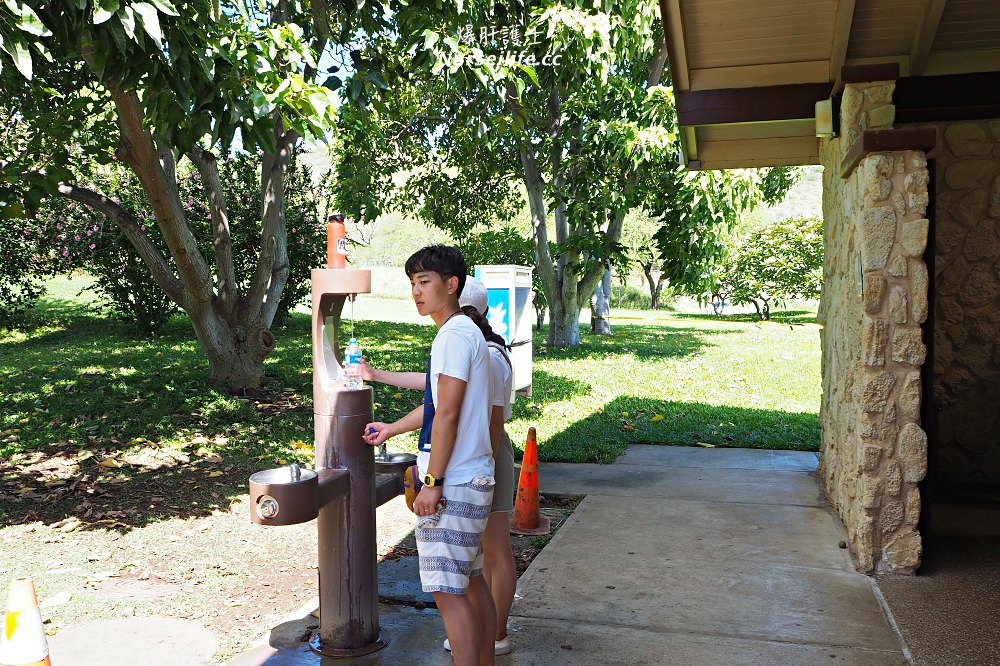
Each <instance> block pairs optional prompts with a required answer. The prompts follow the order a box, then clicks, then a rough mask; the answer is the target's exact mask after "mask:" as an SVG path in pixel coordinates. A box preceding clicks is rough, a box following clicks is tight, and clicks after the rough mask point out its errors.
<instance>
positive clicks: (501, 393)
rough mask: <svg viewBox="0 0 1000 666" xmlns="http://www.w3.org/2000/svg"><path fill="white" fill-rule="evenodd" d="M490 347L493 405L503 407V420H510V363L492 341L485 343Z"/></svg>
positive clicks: (511, 399)
mask: <svg viewBox="0 0 1000 666" xmlns="http://www.w3.org/2000/svg"><path fill="white" fill-rule="evenodd" d="M486 346H487V347H489V349H490V370H491V372H490V376H491V377H493V388H492V391H491V393H492V395H493V402H492V404H493V406H494V407H503V420H504V422H507V421H509V420H510V415H511V413H512V412H513V410H514V406H513V405H514V389H513V385H514V373H512V372H511V368H510V363H508V362H507V361H506V360H504V353H503V352H502V351H500V348H499V347H498V346H497V345H496V344H495V343H492V342H488V343H486Z"/></svg>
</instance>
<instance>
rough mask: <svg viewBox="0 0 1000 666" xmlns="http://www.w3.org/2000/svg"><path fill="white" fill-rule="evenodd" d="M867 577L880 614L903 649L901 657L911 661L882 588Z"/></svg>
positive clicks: (908, 650)
mask: <svg viewBox="0 0 1000 666" xmlns="http://www.w3.org/2000/svg"><path fill="white" fill-rule="evenodd" d="M865 578H867V579H868V584H869V585H871V588H872V593H873V594H874V595H875V598H876V599H877V600H878V605H879V606H880V607H881V608H882V615H883V616H885V621H886V622H887V623H888V624H889V629H891V630H892V633H893V634H894V635H895V636H896V640H898V641H899V646H900V648H901V649H902V651H903V657H904V658H905V659H906V661H907V663H909V664H912V663H913V655H911V654H910V648H909V647H907V645H906V640H905V639H904V638H903V632H901V631H900V630H899V625H898V624H896V618H895V616H893V614H892V610H891V609H890V608H889V604H888V603H887V602H886V600H885V597H883V596H882V590H880V589H879V587H878V583H877V582H875V580H874V579H873V578H871V577H870V576H865Z"/></svg>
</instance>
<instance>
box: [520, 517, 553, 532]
mask: <svg viewBox="0 0 1000 666" xmlns="http://www.w3.org/2000/svg"><path fill="white" fill-rule="evenodd" d="M551 531H552V520H551V519H550V518H549V517H548V516H545V515H539V516H538V527H535V528H525V527H515V526H514V525H511V526H510V533H511V534H521V535H524V536H542V535H544V534H548V533H549V532H551Z"/></svg>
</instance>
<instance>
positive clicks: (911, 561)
mask: <svg viewBox="0 0 1000 666" xmlns="http://www.w3.org/2000/svg"><path fill="white" fill-rule="evenodd" d="M922 549H923V546H922V545H921V541H920V533H919V532H917V531H916V530H907V531H905V532H903V533H902V534H899V535H897V536H896V537H895V538H894V539H892V540H891V541H890V542H889V543H887V544H886V545H885V546H883V548H882V561H881V562H880V563H879V570H880V571H884V572H886V573H913V572H914V571H915V570H916V569H917V567H919V566H920V558H921V555H922V553H923V550H922Z"/></svg>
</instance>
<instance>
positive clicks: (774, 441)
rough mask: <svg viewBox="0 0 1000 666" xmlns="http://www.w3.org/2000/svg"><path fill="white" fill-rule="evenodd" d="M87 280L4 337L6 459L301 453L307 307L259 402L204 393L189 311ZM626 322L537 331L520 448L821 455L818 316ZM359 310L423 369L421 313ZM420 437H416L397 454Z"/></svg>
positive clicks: (285, 339)
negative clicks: (136, 318) (112, 298)
mask: <svg viewBox="0 0 1000 666" xmlns="http://www.w3.org/2000/svg"><path fill="white" fill-rule="evenodd" d="M78 283H79V281H78V280H75V281H71V282H68V283H67V282H65V281H58V282H56V283H55V284H54V289H53V291H51V292H50V294H49V296H48V297H47V299H46V300H45V301H44V303H43V304H42V306H40V307H39V308H37V309H36V311H35V312H33V318H34V320H35V322H36V324H35V325H34V326H32V327H29V328H27V329H25V330H20V331H15V330H9V331H4V332H3V335H2V341H0V397H2V401H3V405H4V408H3V410H2V413H0V431H2V433H3V436H2V437H0V456H2V457H5V458H9V457H10V456H11V455H13V454H17V453H20V452H25V451H30V450H32V449H36V448H39V447H44V446H48V445H52V444H53V443H71V444H72V445H77V446H84V447H86V446H104V447H108V446H117V447H121V448H127V447H128V446H130V445H134V444H135V443H136V442H138V443H139V444H142V443H144V442H147V441H149V442H157V443H159V444H160V445H170V446H174V447H178V448H183V447H185V446H191V442H192V441H196V442H198V443H202V444H203V442H202V439H201V438H204V437H207V438H210V439H211V440H212V444H211V446H215V447H221V448H224V449H227V450H229V451H231V452H235V453H236V454H242V456H240V455H238V456H237V457H249V458H251V459H254V460H257V459H258V457H260V458H259V459H260V460H266V462H267V464H270V463H271V462H272V461H273V460H285V459H288V458H292V457H302V456H303V455H304V454H303V450H304V449H306V448H307V447H304V446H303V443H306V444H308V443H309V442H310V441H311V439H312V427H313V426H312V418H311V413H312V411H311V372H312V367H311V352H310V340H309V334H310V328H309V318H308V315H307V314H304V313H295V314H293V315H292V316H291V317H290V319H289V322H288V324H287V325H286V326H284V327H282V328H279V329H278V330H276V335H277V337H278V348H277V350H276V351H275V353H274V354H273V355H272V356H271V357H270V358H269V359H268V361H267V363H266V372H267V381H266V388H267V389H268V390H269V393H268V395H269V396H270V397H269V400H270V402H264V403H261V402H259V401H257V402H255V401H250V400H246V399H240V398H235V397H232V396H230V395H227V394H226V393H225V392H220V391H217V390H214V389H211V388H209V387H207V386H206V385H205V381H204V379H205V377H206V376H207V374H208V366H207V361H206V360H205V358H204V357H203V356H202V354H201V353H200V351H199V349H198V347H197V344H196V343H195V341H194V339H193V335H192V332H191V330H190V328H189V326H188V324H187V323H186V321H185V320H184V319H183V318H180V317H177V318H175V319H174V320H172V321H171V323H170V325H169V326H168V327H167V328H166V330H165V332H164V333H163V335H161V336H160V337H156V338H143V337H140V336H138V335H136V334H134V333H133V332H132V331H131V330H130V329H129V327H127V326H125V325H124V324H121V323H117V322H114V321H109V320H105V319H103V318H100V317H97V316H95V315H93V314H91V313H89V312H88V310H87V309H86V307H85V306H84V304H83V299H81V298H79V297H78V296H77V295H76V292H77V291H78V286H77V284H78ZM348 312H349V310H345V316H346V315H347V314H348ZM613 314H615V313H614V312H613ZM617 314H619V315H620V316H617V317H613V319H612V325H613V329H614V334H613V335H612V336H610V337H607V336H594V335H591V334H590V333H589V332H583V333H582V338H583V344H582V345H581V346H580V347H579V348H574V349H568V350H558V349H548V348H546V347H545V346H544V345H542V344H541V343H542V342H544V339H545V335H546V330H545V329H543V330H542V331H540V332H538V331H536V339H535V345H534V354H535V363H534V383H533V391H532V395H531V396H530V397H520V398H519V399H518V401H517V403H516V406H515V409H514V415H513V419H512V421H511V422H510V423H509V425H508V430H509V432H510V434H511V438H512V440H513V441H514V442H515V445H517V446H521V445H523V441H524V437H525V435H526V433H527V430H528V428H529V427H532V426H533V427H535V428H536V429H537V433H538V440H539V455H540V457H541V458H542V459H543V460H550V461H575V462H604V463H607V462H611V461H612V460H614V459H615V457H617V456H618V455H619V454H621V452H622V451H623V450H624V449H625V447H626V446H627V445H628V444H631V443H647V444H668V445H712V446H731V447H754V448H787V449H810V450H815V449H817V447H818V444H819V422H818V417H817V413H818V410H819V400H820V377H819V329H818V327H817V326H816V325H815V324H812V323H802V322H803V321H806V320H808V319H809V317H810V316H811V313H808V312H801V311H796V312H792V313H780V312H779V313H777V314H776V315H775V317H776V319H777V320H778V321H774V322H765V323H755V322H753V321H752V318H751V317H749V316H746V315H733V316H732V317H731V318H725V317H723V318H716V317H709V316H706V315H693V314H686V315H685V314H671V313H663V312H656V313H617ZM355 315H356V317H357V322H356V326H355V334H356V335H357V337H358V338H359V340H360V341H361V342H362V345H363V346H364V349H365V355H366V357H367V358H368V359H369V361H370V362H371V363H372V364H373V365H374V366H376V367H382V368H388V369H407V370H420V369H421V368H422V367H423V364H424V362H425V361H424V359H425V358H426V354H427V352H428V349H429V345H430V342H431V340H432V336H433V332H434V331H433V327H432V326H431V325H430V323H429V321H428V322H427V323H413V322H415V321H418V320H419V318H417V317H415V313H414V312H413V307H412V305H411V304H409V303H407V302H405V301H402V302H401V301H381V300H379V299H370V302H363V299H359V301H358V305H357V309H356V312H355ZM366 317H370V318H366ZM375 317H378V318H379V319H383V320H385V319H396V320H397V321H379V320H376V319H374V318H375ZM788 322H793V323H788ZM419 399H420V396H419V395H417V394H416V393H413V392H409V391H399V390H397V389H395V388H386V387H382V386H376V387H375V402H376V418H378V419H381V420H390V419H394V418H396V417H398V416H401V415H402V414H404V413H406V411H408V410H409V409H410V408H411V407H412V406H414V405H415V404H417V402H418V401H419ZM223 440H224V443H222V444H220V443H219V442H223ZM130 443H132V444H130ZM413 444H414V440H413V438H412V437H411V438H404V439H402V440H401V441H400V442H399V443H398V444H397V446H398V447H400V448H412V446H413ZM305 453H308V452H307V451H306V452H305ZM262 466H266V465H262Z"/></svg>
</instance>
